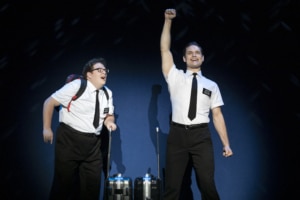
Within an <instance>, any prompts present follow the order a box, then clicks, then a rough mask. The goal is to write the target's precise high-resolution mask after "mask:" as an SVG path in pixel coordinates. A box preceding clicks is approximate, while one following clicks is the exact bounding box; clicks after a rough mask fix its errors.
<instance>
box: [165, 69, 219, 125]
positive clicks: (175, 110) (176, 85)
mask: <svg viewBox="0 0 300 200" xmlns="http://www.w3.org/2000/svg"><path fill="white" fill-rule="evenodd" d="M192 79H193V72H192V71H189V70H187V71H186V73H185V72H184V71H183V70H179V69H177V68H176V66H175V65H173V67H172V68H171V70H170V72H169V73H168V75H167V76H166V77H165V80H166V82H167V84H168V89H169V93H170V100H171V103H172V121H174V122H176V123H180V124H185V125H190V124H200V123H208V122H209V121H210V120H209V112H210V109H212V108H215V107H218V106H222V105H224V103H223V100H222V96H221V93H220V90H219V87H218V85H217V84H216V83H215V82H214V81H212V80H209V79H207V78H206V77H204V76H203V75H202V72H201V71H199V72H198V75H197V82H198V92H197V112H196V118H195V119H194V120H192V121H191V120H190V119H189V118H188V110H189V103H190V96H191V87H192Z"/></svg>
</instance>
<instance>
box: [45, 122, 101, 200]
mask: <svg viewBox="0 0 300 200" xmlns="http://www.w3.org/2000/svg"><path fill="white" fill-rule="evenodd" d="M100 146H101V139H100V137H99V136H96V135H93V134H90V135H89V134H86V133H85V134H84V133H81V132H78V131H76V130H74V129H72V128H71V127H69V126H67V125H65V124H63V123H61V124H60V125H59V126H58V128H57V131H56V143H55V161H54V179H53V183H52V188H51V193H50V198H49V199H50V200H71V199H81V200H98V199H99V195H100V182H101V171H102V165H103V164H102V155H101V150H100ZM78 180H79V183H80V184H79V186H78ZM78 191H79V195H78Z"/></svg>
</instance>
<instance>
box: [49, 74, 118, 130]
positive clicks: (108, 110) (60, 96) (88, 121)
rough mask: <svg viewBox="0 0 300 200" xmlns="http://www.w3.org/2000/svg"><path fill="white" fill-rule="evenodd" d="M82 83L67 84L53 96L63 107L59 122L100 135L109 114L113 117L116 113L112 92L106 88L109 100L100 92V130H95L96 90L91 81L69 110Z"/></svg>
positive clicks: (77, 81)
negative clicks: (68, 108)
mask: <svg viewBox="0 0 300 200" xmlns="http://www.w3.org/2000/svg"><path fill="white" fill-rule="evenodd" d="M80 81H81V80H79V79H78V80H74V81H72V82H70V83H67V84H65V85H64V86H63V87H62V88H60V89H59V90H57V91H56V92H54V93H53V94H52V97H53V98H54V99H55V100H56V101H58V102H60V103H61V105H62V108H61V109H60V111H59V122H63V123H65V124H67V125H69V126H71V127H72V128H74V129H76V130H78V131H80V132H85V133H95V134H97V135H98V134H100V131H101V129H102V125H103V121H104V119H105V117H106V116H107V115H108V114H109V115H112V114H113V113H114V106H113V98H112V91H111V90H110V89H109V88H107V87H106V90H107V92H108V96H109V98H108V99H107V97H106V95H105V93H104V91H103V90H102V89H100V90H99V94H98V95H99V104H100V121H99V126H98V128H97V129H95V128H94V126H93V119H94V114H95V103H96V96H95V95H96V88H95V86H94V85H93V84H92V83H91V82H90V81H87V87H86V89H85V91H84V92H83V94H82V95H81V96H80V97H79V98H78V99H76V100H75V101H72V102H71V106H70V112H69V111H68V110H67V106H68V104H69V102H70V100H71V98H72V97H73V96H74V95H75V94H76V92H77V91H78V89H79V87H80Z"/></svg>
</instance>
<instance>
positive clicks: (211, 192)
mask: <svg viewBox="0 0 300 200" xmlns="http://www.w3.org/2000/svg"><path fill="white" fill-rule="evenodd" d="M189 158H190V159H191V160H192V165H193V168H194V170H195V174H196V179H197V183H198V188H199V190H200V192H201V197H202V200H219V199H220V198H219V194H218V192H217V189H216V185H215V181H214V167H215V165H214V152H213V145H212V140H211V134H210V131H209V128H208V126H206V127H197V128H193V129H186V128H184V127H178V126H174V125H171V126H170V132H169V135H168V140H167V152H166V170H165V173H166V185H165V192H164V198H163V199H164V200H178V199H179V196H180V190H181V184H182V181H183V177H184V174H185V172H186V171H185V170H186V167H187V165H188V162H189Z"/></svg>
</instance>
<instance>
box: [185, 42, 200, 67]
mask: <svg viewBox="0 0 300 200" xmlns="http://www.w3.org/2000/svg"><path fill="white" fill-rule="evenodd" d="M203 61H204V56H203V55H202V52H201V49H200V48H199V47H198V46H196V45H191V46H189V47H187V48H186V51H185V56H184V57H183V62H185V63H186V65H187V67H188V68H193V69H195V68H200V66H201V65H202V63H203Z"/></svg>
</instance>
